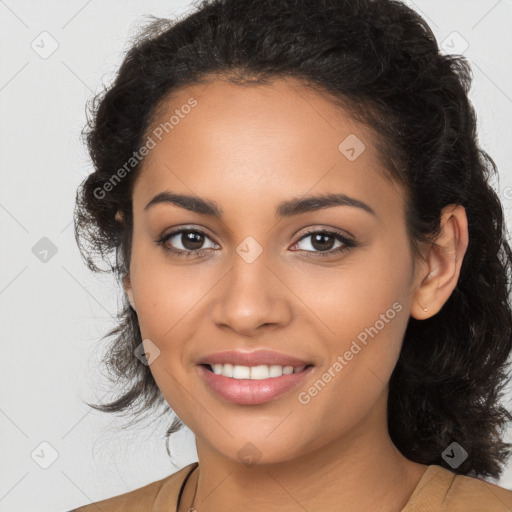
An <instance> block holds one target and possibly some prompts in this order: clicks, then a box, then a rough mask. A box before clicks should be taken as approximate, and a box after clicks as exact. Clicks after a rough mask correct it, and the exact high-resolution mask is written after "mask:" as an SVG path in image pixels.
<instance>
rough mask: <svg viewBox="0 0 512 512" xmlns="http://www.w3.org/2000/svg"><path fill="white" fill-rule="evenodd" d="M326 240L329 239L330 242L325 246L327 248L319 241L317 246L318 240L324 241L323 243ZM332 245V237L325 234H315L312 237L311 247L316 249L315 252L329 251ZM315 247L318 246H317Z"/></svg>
mask: <svg viewBox="0 0 512 512" xmlns="http://www.w3.org/2000/svg"><path fill="white" fill-rule="evenodd" d="M326 238H328V239H329V238H330V239H331V242H330V243H327V246H328V247H326V245H325V244H322V242H321V241H320V244H319V245H318V241H319V239H320V240H324V241H325V239H326ZM332 244H333V239H332V237H331V236H330V235H327V234H325V233H317V234H315V235H313V242H312V245H313V247H314V248H315V249H317V250H322V249H323V250H329V249H332ZM317 245H318V246H317Z"/></svg>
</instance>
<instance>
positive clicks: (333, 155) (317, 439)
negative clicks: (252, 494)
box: [125, 80, 417, 463]
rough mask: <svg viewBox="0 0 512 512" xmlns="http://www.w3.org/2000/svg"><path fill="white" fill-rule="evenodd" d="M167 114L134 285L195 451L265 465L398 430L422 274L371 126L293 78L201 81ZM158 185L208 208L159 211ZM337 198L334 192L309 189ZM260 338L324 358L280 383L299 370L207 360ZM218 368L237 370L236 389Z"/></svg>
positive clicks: (150, 345) (248, 347) (142, 216)
mask: <svg viewBox="0 0 512 512" xmlns="http://www.w3.org/2000/svg"><path fill="white" fill-rule="evenodd" d="M191 98H192V99H191ZM171 116H174V117H173V118H172V120H170V119H171ZM165 122H168V124H167V126H166V128H164V129H162V126H163V125H159V123H165ZM159 123H156V124H155V125H154V127H153V128H154V130H153V131H152V132H150V136H151V137H152V140H153V142H154V143H155V144H153V143H150V144H149V145H148V146H154V147H152V149H150V151H149V153H148V155H147V156H146V158H145V162H144V166H143V168H142V170H141V174H140V175H139V176H138V179H137V182H136V184H135V188H134V193H133V212H134V232H133V247H132V258H131V266H130V279H129V282H128V281H127V282H126V283H125V286H126V289H127V291H128V293H129V294H130V296H131V297H132V300H133V304H134V306H135V308H136V311H137V315H138V319H139V323H140V329H141V334H142V338H143V339H144V340H145V341H144V348H145V349H146V351H147V352H148V353H149V360H150V369H151V372H152V374H153V376H154V378H155V380H156V382H157V384H158V386H159V388H160V389H161V391H162V393H163V395H164V396H165V398H166V400H167V402H168V403H169V404H170V406H171V407H172V409H173V410H174V411H175V412H176V413H177V415H178V416H179V417H180V418H181V419H182V421H183V422H184V423H185V424H186V425H187V426H188V427H189V428H190V429H191V430H192V431H193V432H194V433H195V435H196V439H197V443H198V447H200V446H204V447H206V446H207V447H208V448H209V449H210V450H212V451H215V452H216V453H217V454H218V455H221V456H223V457H226V458H229V459H232V460H233V461H236V460H238V461H240V460H242V458H243V457H244V456H246V455H247V454H248V455H249V456H252V457H253V459H254V458H259V459H261V460H260V462H261V463H264V462H269V463H270V462H277V461H285V460H289V459H292V458H296V457H298V456H300V455H304V454H306V453H308V452H311V451H313V450H317V449H320V448H322V447H325V446H327V445H328V444H330V443H333V442H343V440H348V439H349V438H350V436H354V435H358V436H361V435H363V436H369V437H370V438H372V437H374V436H375V435H377V432H381V433H382V432H383V431H385V432H386V433H387V427H386V417H385V411H386V405H385V404H386V400H387V383H388V380H389V378H390V375H391V373H392V371H393V368H394V367H395V364H396V361H397V358H398V354H399V351H400V348H401V343H402V340H403V335H404V332H405V328H406V326H407V322H408V318H409V315H410V306H411V303H412V301H413V298H414V296H413V292H414V289H415V287H416V286H417V279H416V277H415V275H414V274H413V266H412V264H413V260H412V255H411V252H410V249H409V242H408V238H407V233H406V227H405V220H404V197H403V195H402V192H401V190H400V189H399V188H398V187H397V186H393V185H392V184H391V183H390V182H389V181H387V180H386V179H385V178H383V177H382V174H381V173H382V171H383V169H382V164H381V163H380V162H379V157H378V155H377V153H376V151H375V149H374V143H373V140H372V137H371V134H370V132H369V131H367V130H366V129H364V128H363V127H361V126H360V125H358V124H355V123H354V122H352V121H350V120H349V118H348V117H347V116H346V115H345V114H344V113H343V112H342V111H341V110H339V109H335V108H334V107H333V105H332V104H331V103H329V102H328V101H327V100H326V99H325V98H324V97H323V96H321V95H320V94H318V93H316V92H314V91H312V90H310V89H308V88H306V87H304V86H302V85H301V84H300V82H297V81H293V80H279V81H276V82H275V83H273V84H272V85H260V86H254V85H245V86H238V85H234V84H231V83H229V82H225V81H220V80H219V81H214V82H212V83H210V84H209V85H207V86H205V85H204V84H202V85H195V86H189V87H187V88H186V89H182V90H180V91H179V93H176V94H175V95H174V97H173V98H172V102H171V103H169V104H168V108H167V111H166V112H163V113H162V117H161V119H160V120H159ZM163 192H168V193H172V194H181V195H186V196H192V197H194V198H197V200H196V202H195V203H192V201H190V204H195V205H196V206H197V207H198V208H196V209H197V210H198V211H192V209H190V208H185V207H180V206H178V205H177V204H174V203H172V202H168V201H156V202H154V203H153V204H152V205H151V206H147V205H148V204H149V203H150V202H151V201H152V199H153V198H155V196H157V195H158V194H162V193H163ZM330 194H332V195H333V197H334V195H336V196H338V202H336V201H332V202H331V203H327V204H326V203H322V202H320V201H315V200H308V198H310V197H313V196H315V197H316V196H324V197H325V196H327V195H330ZM345 196H346V197H345ZM343 197H345V199H346V204H341V203H342V201H340V199H342V198H343ZM200 201H207V202H208V204H209V206H212V205H214V206H216V207H217V209H218V210H219V211H221V213H222V214H221V215H220V214H212V212H213V208H211V209H208V208H205V207H204V206H201V204H200ZM303 202H304V203H303ZM283 203H289V204H288V206H286V207H283V206H281V205H282V204H283ZM301 204H302V205H303V207H301V208H299V209H298V210H297V209H295V211H294V207H295V206H297V205H301ZM279 206H281V208H280V209H279V210H278V207H279ZM191 208H192V207H191ZM185 228H186V229H187V230H189V234H188V237H187V236H186V233H185V235H183V236H182V234H181V233H178V234H174V235H173V236H170V237H167V239H166V241H165V242H164V243H163V244H160V245H159V244H158V243H156V242H157V241H158V240H160V239H162V238H163V237H165V236H166V235H169V234H172V233H175V232H177V231H179V230H180V229H185ZM309 231H312V232H313V234H311V233H310V234H308V235H305V234H306V233H307V232H309ZM326 232H327V233H328V234H326ZM338 236H340V237H341V238H338ZM171 249H175V250H177V251H180V250H181V251H182V252H184V251H187V250H188V251H192V250H194V249H196V250H199V251H202V252H201V253H199V254H191V255H189V256H187V255H185V254H182V255H178V254H176V253H173V252H172V251H171ZM339 249H343V250H339ZM149 340H150V341H149ZM260 349H266V350H272V351H277V352H279V353H281V354H285V355H291V356H294V357H296V358H298V359H300V360H303V361H305V362H307V363H308V364H310V365H313V366H312V367H311V366H310V367H309V368H306V369H305V370H304V374H303V375H299V377H298V378H297V377H296V375H297V374H294V375H293V376H292V378H294V379H296V382H295V385H294V386H292V388H291V389H288V391H286V392H284V393H281V394H278V395H277V396H272V395H271V394H270V395H266V394H265V392H266V391H268V390H269V389H270V388H271V387H272V386H270V387H269V386H268V385H269V384H272V385H273V383H272V382H270V381H272V379H276V380H277V379H280V380H281V381H282V382H284V381H286V382H288V381H291V379H290V376H282V377H269V378H268V379H267V380H264V379H261V380H260V379H254V380H252V381H251V382H249V383H247V382H246V381H238V380H235V379H233V378H230V377H227V376H214V374H212V373H210V374H209V375H207V374H206V373H205V372H209V370H206V369H205V368H204V367H202V366H200V365H199V362H201V361H203V362H204V361H205V360H207V359H208V356H209V355H211V354H212V353H216V352H222V351H228V350H235V351H242V352H252V351H256V350H260ZM141 364H142V363H141ZM242 366H247V365H242ZM249 366H255V365H249ZM256 366H258V365H256ZM227 370H228V371H229V367H227ZM262 371H263V372H265V368H263V369H262ZM241 375H243V369H242V374H241ZM253 375H258V374H257V373H253ZM262 375H265V373H263V374H262ZM207 376H209V377H210V378H209V379H207V378H206V377H207ZM212 379H213V380H215V382H221V380H222V382H221V384H220V385H221V386H222V385H224V384H223V383H225V382H228V379H229V383H230V387H229V390H228V391H226V392H227V393H231V395H230V396H231V397H232V398H231V399H228V398H227V397H226V396H224V395H220V394H219V393H218V392H217V391H215V390H214V389H213V388H212V386H211V385H210V384H209V382H210V380H212ZM247 384H248V385H247ZM241 385H243V386H247V389H249V391H247V393H248V394H249V396H247V395H240V394H239V393H238V391H237V389H238V390H239V389H240V386H241ZM255 385H258V386H260V388H262V387H263V388H265V387H267V390H266V391H265V389H263V391H262V392H261V393H260V394H259V393H257V392H254V393H252V392H251V391H250V390H251V389H252V388H251V387H250V386H255ZM222 389H227V388H222ZM249 442H250V443H252V445H248V444H247V443H249Z"/></svg>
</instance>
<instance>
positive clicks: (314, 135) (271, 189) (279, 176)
mask: <svg viewBox="0 0 512 512" xmlns="http://www.w3.org/2000/svg"><path fill="white" fill-rule="evenodd" d="M192 105H193V106H192ZM147 134H148V136H149V137H151V138H152V139H153V140H154V142H155V145H154V147H153V149H151V151H150V152H149V153H148V155H147V156H146V157H145V160H144V163H143V165H142V169H141V172H140V175H139V177H138V180H137V185H136V187H135V191H134V204H135V203H136V202H138V203H140V204H139V205H138V206H139V207H141V208H143V207H144V206H145V204H146V203H147V201H149V200H150V199H151V197H153V196H154V195H155V194H157V193H160V192H162V191H163V190H172V191H177V192H181V193H187V194H191V193H192V194H196V195H200V196H203V197H210V198H215V200H216V201H217V202H218V203H220V204H223V203H228V205H231V206H233V210H235V209H236V207H237V205H238V207H244V208H246V209H247V208H248V207H251V206H252V207H255V206H257V205H262V204H263V203H265V204H266V203H272V202H273V203H276V204H277V203H278V202H280V201H281V200H282V199H283V198H285V197H300V196H303V195H306V194H307V193H308V192H309V193H315V194H319V193H331V192H333V191H336V192H342V193H345V194H347V195H351V196H353V197H356V198H358V199H361V200H363V201H365V202H373V203H374V204H375V205H376V206H375V209H376V210H377V209H378V208H386V207H387V206H388V205H387V204H386V203H389V202H393V201H394V202H396V199H397V197H398V196H399V195H400V194H401V190H400V189H398V188H396V186H394V185H392V184H391V183H390V182H389V181H388V180H387V179H386V178H384V176H383V171H384V169H383V165H382V162H380V160H379V156H378V153H377V151H376V149H375V147H374V140H373V134H372V132H371V130H370V129H369V128H367V127H365V126H362V125H360V124H359V123H357V122H356V121H354V120H352V119H351V118H350V117H349V116H348V115H347V114H346V113H345V111H344V110H342V109H341V108H340V107H337V106H335V105H334V104H333V103H332V102H331V101H329V100H328V98H327V97H326V96H324V95H322V94H320V93H319V92H317V91H315V90H313V89H311V88H309V87H307V86H305V85H304V84H302V83H301V82H299V81H297V80H292V79H279V80H276V81H274V82H272V83H269V84H263V85H254V84H249V85H236V84H233V83H231V82H229V81H226V80H214V81H212V82H208V83H202V84H195V85H191V86H187V87H184V88H183V89H179V90H178V91H176V92H174V93H173V95H172V96H171V97H169V98H168V99H167V100H166V101H165V102H164V103H163V104H162V105H161V107H160V108H159V110H158V116H157V117H156V119H155V121H154V123H153V125H152V126H151V128H150V129H149V130H148V132H147ZM142 201H146V203H144V204H142ZM223 209H224V210H227V211H229V206H228V207H227V208H223Z"/></svg>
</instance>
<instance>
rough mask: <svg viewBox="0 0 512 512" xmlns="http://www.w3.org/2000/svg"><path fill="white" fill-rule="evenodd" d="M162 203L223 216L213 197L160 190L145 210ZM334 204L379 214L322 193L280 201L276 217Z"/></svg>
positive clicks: (356, 202) (341, 196) (350, 199)
mask: <svg viewBox="0 0 512 512" xmlns="http://www.w3.org/2000/svg"><path fill="white" fill-rule="evenodd" d="M160 203H169V204H173V205H175V206H179V207H181V208H185V209H186V210H190V211H191V212H195V213H199V214H202V215H209V216H212V217H217V218H219V219H222V216H223V210H222V208H221V207H220V206H219V205H218V204H217V203H216V202H215V201H213V200H211V199H206V198H201V197H198V196H189V195H185V194H177V193H175V192H169V191H165V192H160V193H159V194H157V195H156V196H155V197H153V199H151V201H149V203H148V204H147V205H146V206H145V207H144V211H147V210H149V209H150V208H151V207H153V206H155V205H157V204H160ZM333 206H352V207H354V208H360V209H362V210H364V211H366V212H368V213H370V214H371V215H374V216H375V217H376V216H377V214H376V213H375V211H374V210H373V208H371V207H370V206H368V205H367V204H366V203H363V202H362V201H360V200H359V199H355V198H353V197H350V196H347V195H345V194H322V195H316V196H306V197H302V198H298V199H289V200H287V201H283V202H282V203H279V205H278V207H277V208H276V217H277V218H283V217H292V216H294V215H300V214H301V213H307V212H314V211H317V210H322V209H325V208H331V207H333Z"/></svg>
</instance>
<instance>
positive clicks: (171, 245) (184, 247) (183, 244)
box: [156, 229, 218, 255]
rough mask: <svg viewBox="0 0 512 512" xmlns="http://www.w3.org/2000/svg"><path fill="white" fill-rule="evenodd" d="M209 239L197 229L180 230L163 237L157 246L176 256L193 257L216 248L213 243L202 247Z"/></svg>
mask: <svg viewBox="0 0 512 512" xmlns="http://www.w3.org/2000/svg"><path fill="white" fill-rule="evenodd" d="M208 240H210V238H209V237H208V236H207V235H206V233H203V232H202V231H200V230H197V229H180V230H178V231H173V232H172V233H169V234H167V235H164V236H163V237H162V238H160V240H157V242H156V243H157V244H158V245H161V246H163V248H164V250H166V251H169V252H172V253H175V254H177V255H193V254H199V253H201V254H202V253H203V252H204V251H205V250H208V249H212V248H217V247H218V246H217V245H216V244H214V243H213V242H211V243H210V246H209V247H206V248H205V247H203V245H204V244H205V242H206V241H208Z"/></svg>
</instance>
